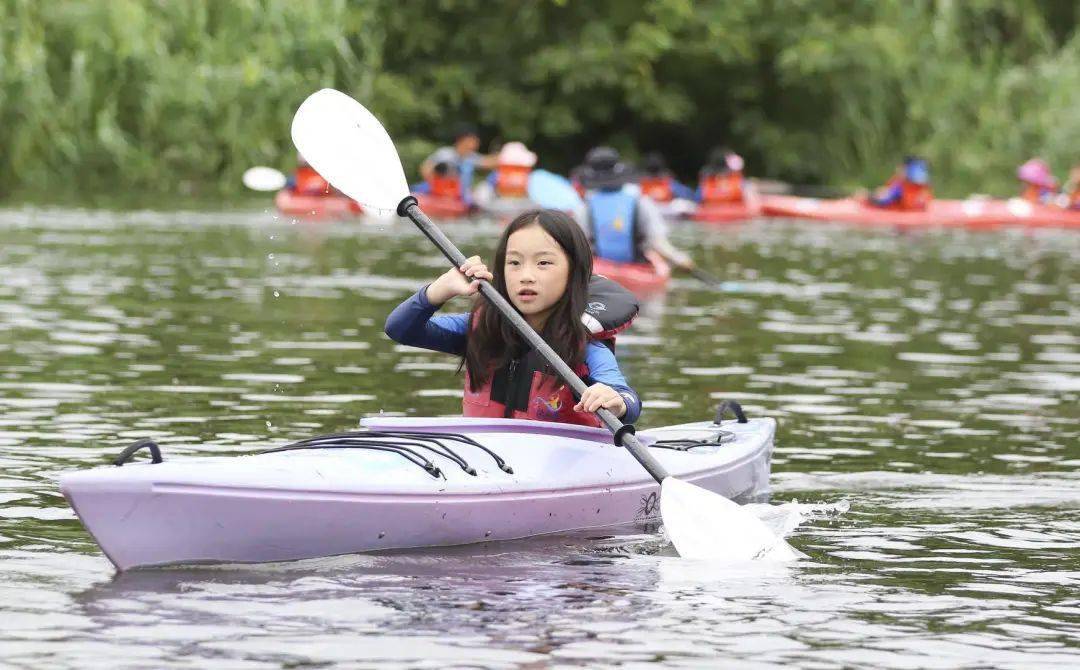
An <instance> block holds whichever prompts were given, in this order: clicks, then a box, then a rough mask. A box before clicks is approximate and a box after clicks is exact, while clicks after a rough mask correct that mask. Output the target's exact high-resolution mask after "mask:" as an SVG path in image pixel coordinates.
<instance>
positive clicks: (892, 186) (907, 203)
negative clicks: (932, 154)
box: [867, 156, 934, 212]
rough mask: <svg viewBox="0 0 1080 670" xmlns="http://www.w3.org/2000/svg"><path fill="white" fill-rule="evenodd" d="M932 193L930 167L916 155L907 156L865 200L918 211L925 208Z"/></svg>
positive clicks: (888, 206)
mask: <svg viewBox="0 0 1080 670" xmlns="http://www.w3.org/2000/svg"><path fill="white" fill-rule="evenodd" d="M933 197H934V194H933V191H932V190H931V188H930V168H929V166H928V165H927V164H926V161H925V160H924V159H922V158H919V157H917V156H908V157H906V158H904V162H903V163H901V164H900V165H899V166H897V168H896V172H895V173H894V174H893V176H892V178H891V179H889V181H888V182H886V184H885V185H884V186H882V187H881V188H879V189H878V190H877V192H875V193H874V195H873V196H871V197H870V198H869V200H868V201H867V202H868V203H869V204H870V205H872V206H874V207H881V208H883V209H898V210H901V211H906V212H918V211H922V210H925V209H926V206H927V205H929V204H930V201H931V200H932V199H933Z"/></svg>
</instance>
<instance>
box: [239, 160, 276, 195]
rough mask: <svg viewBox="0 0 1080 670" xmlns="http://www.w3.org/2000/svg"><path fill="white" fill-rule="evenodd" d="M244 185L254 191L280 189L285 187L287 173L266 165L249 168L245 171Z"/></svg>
mask: <svg viewBox="0 0 1080 670" xmlns="http://www.w3.org/2000/svg"><path fill="white" fill-rule="evenodd" d="M244 186H247V187H248V188H250V189H251V190H252V191H280V190H281V189H282V188H284V187H285V175H283V174H281V171H280V170H275V169H274V168H272V167H266V166H264V165H260V166H258V167H253V168H248V169H247V170H245V171H244Z"/></svg>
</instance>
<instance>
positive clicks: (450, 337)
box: [385, 286, 641, 423]
mask: <svg viewBox="0 0 1080 670" xmlns="http://www.w3.org/2000/svg"><path fill="white" fill-rule="evenodd" d="M438 309H439V308H438V307H436V306H434V305H432V304H431V302H430V301H429V300H428V299H427V286H424V287H423V288H422V289H420V290H419V291H417V292H416V293H415V294H414V295H413V296H412V297H410V298H408V299H407V300H405V302H403V303H401V304H400V305H398V306H397V307H395V308H394V311H393V312H390V315H389V316H387V317H386V327H385V332H386V334H387V335H388V336H389V337H390V339H392V340H394V341H395V342H398V343H400V344H405V345H408V346H411V347H421V348H423V349H431V350H432V351H441V352H443V353H447V354H454V355H455V356H462V355H464V354H465V334H466V333H467V332H468V329H469V315H468V314H440V315H439V316H435V312H436V311H437V310H438ZM585 365H586V366H587V367H588V368H589V379H590V380H592V382H595V383H600V384H606V385H608V386H610V387H611V388H613V389H615V391H616V392H617V393H618V394H619V395H620V396H622V399H623V402H625V403H626V414H625V415H623V417H622V421H623V423H634V422H635V421H637V420H638V417H640V416H641V399H640V398H639V397H638V394H637V392H636V391H634V389H632V388H630V385H629V384H628V383H627V381H626V377H624V376H623V373H622V370H620V369H619V363H618V361H616V360H615V354H614V353H612V351H611V350H610V349H608V348H607V347H606V346H604V344H603V343H601V342H597V341H595V340H591V341H590V342H589V343H588V345H586V347H585Z"/></svg>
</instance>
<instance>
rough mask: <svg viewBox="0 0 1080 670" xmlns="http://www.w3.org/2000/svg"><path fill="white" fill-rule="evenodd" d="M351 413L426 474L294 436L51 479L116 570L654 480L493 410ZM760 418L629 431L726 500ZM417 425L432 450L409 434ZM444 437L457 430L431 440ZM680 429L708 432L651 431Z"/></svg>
mask: <svg viewBox="0 0 1080 670" xmlns="http://www.w3.org/2000/svg"><path fill="white" fill-rule="evenodd" d="M364 425H365V427H366V428H368V429H369V431H370V432H368V433H364V432H363V431H357V432H354V433H350V434H349V435H360V436H366V437H365V438H364V439H368V440H372V441H374V442H376V443H378V444H380V445H383V446H388V443H390V442H398V443H408V444H412V445H413V447H412V448H411V450H412V451H413V452H416V453H420V454H422V456H423V457H424V458H426V459H427V460H428V461H429V462H431V463H433V464H435V466H436V469H437V470H438V473H437V474H433V473H432V472H431V470H430V469H426V468H425V467H423V466H422V465H420V464H418V463H417V461H416V460H415V459H412V458H409V457H407V456H406V455H404V454H403V453H402V452H400V451H395V450H393V449H385V450H383V449H379V448H374V449H373V448H314V449H312V448H300V449H294V450H289V451H278V452H273V453H264V454H257V455H253V456H239V457H206V458H188V459H178V460H176V461H171V460H170V461H166V462H163V463H158V464H151V463H137V464H129V465H125V466H124V467H107V468H97V469H93V470H87V471H82V472H73V473H67V474H65V475H63V476H62V477H61V479H60V487H61V490H62V492H63V493H64V495H65V497H66V498H67V499H68V501H69V503H70V504H71V505H72V507H73V508H74V510H75V512H76V514H77V515H78V516H79V518H80V519H81V520H82V522H83V524H84V525H85V526H86V528H87V530H88V531H89V532H90V533H91V534H92V535H93V537H94V539H95V540H96V541H97V542H98V544H99V545H100V546H101V548H102V549H103V551H104V552H105V553H106V555H107V556H108V557H109V558H110V560H112V562H113V563H114V564H115V565H116V567H117V568H118V569H120V570H126V569H130V568H135V567H140V566H151V565H166V564H177V563H206V562H264V561H281V560H294V559H301V558H313V557H319V556H330V555H337V554H347V553H355V552H364V551H373V550H381V549H401V548H413V547H430V546H446V545H457V544H469V543H474V542H484V541H494V540H508V539H517V538H523V537H529V536H534V535H542V534H549V533H558V532H565V531H572V530H579V529H583V528H594V527H603V526H617V525H625V524H633V523H653V522H655V521H656V519H657V514H658V507H657V505H656V502H657V496H658V492H659V486H658V485H657V484H656V483H655V482H654V481H653V480H652V479H651V478H649V476H648V475H647V474H646V473H645V472H644V470H642V468H641V467H640V465H639V464H638V463H637V462H636V461H635V460H634V459H633V457H632V456H631V455H630V454H629V453H628V452H627V451H625V450H624V449H622V448H620V447H616V446H615V445H614V444H612V442H611V436H610V435H609V434H608V433H607V432H606V431H604V430H602V429H591V428H584V427H576V426H566V425H562V424H552V423H544V422H531V421H517V420H491V419H424V420H419V419H386V418H380V419H371V420H367V421H365V422H364ZM774 430H775V422H774V421H773V420H772V419H752V420H750V421H749V422H748V423H745V424H739V423H735V422H733V421H731V422H727V421H725V422H724V423H723V425H722V426H721V425H716V424H713V423H710V422H701V423H694V424H684V425H681V426H672V427H668V428H662V429H654V430H647V431H642V432H641V433H640V436H641V437H642V439H643V442H645V443H646V444H648V445H651V446H650V449H651V451H653V452H654V454H655V455H656V457H657V459H658V460H660V462H661V463H662V464H663V465H664V466H665V467H666V468H668V469H669V470H670V471H671V473H672V474H673V475H676V476H679V477H681V478H685V479H686V480H688V481H691V482H694V483H696V484H698V485H701V486H703V487H705V488H707V489H709V490H712V491H715V492H718V493H721V494H723V495H725V496H728V497H732V498H738V497H751V496H759V495H762V494H764V493H766V492H767V491H768V479H769V463H770V456H771V452H772V438H773V433H774ZM403 433H410V434H412V435H413V437H412V438H409V437H403V436H402V434H403ZM425 434H426V435H427V436H428V438H427V439H429V440H434V443H435V444H438V445H439V446H437V447H435V448H434V449H429V448H425V447H417V446H415V443H416V442H418V441H423V438H419V439H418V438H416V436H417V435H425ZM446 435H455V436H457V437H463V438H465V440H464V441H462V440H459V439H451V438H447V437H432V436H446ZM721 437H723V438H724V439H723V441H717V440H718V439H719V438H721ZM687 439H690V440H697V441H707V442H709V444H696V446H694V447H693V448H690V449H685V448H684V447H677V446H676V447H665V445H664V444H663V443H662V442H663V441H666V440H687ZM469 441H472V442H473V443H474V444H469V443H468V442H469ZM676 444H683V445H685V442H683V443H676ZM474 445H476V446H474ZM680 449H682V450H680ZM451 455H453V456H456V459H455V458H454V457H452V456H451ZM460 461H463V462H464V465H463V464H462V462H460ZM500 461H501V463H500ZM470 470H471V471H472V473H470Z"/></svg>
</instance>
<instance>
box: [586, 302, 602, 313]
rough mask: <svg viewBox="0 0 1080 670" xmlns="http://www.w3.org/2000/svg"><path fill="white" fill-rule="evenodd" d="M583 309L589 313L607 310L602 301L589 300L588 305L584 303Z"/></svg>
mask: <svg viewBox="0 0 1080 670" xmlns="http://www.w3.org/2000/svg"><path fill="white" fill-rule="evenodd" d="M585 311H586V312H589V313H590V314H599V313H600V312H606V311H607V305H605V304H604V303H602V302H590V303H589V304H588V305H585Z"/></svg>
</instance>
